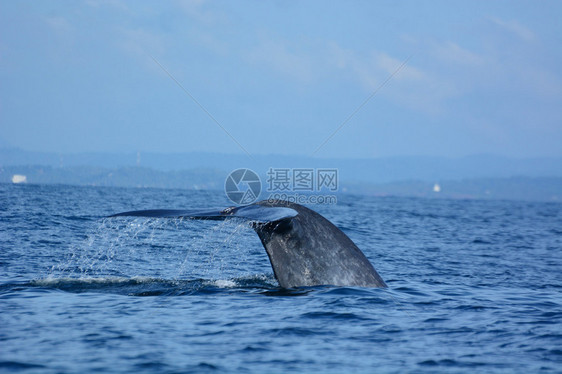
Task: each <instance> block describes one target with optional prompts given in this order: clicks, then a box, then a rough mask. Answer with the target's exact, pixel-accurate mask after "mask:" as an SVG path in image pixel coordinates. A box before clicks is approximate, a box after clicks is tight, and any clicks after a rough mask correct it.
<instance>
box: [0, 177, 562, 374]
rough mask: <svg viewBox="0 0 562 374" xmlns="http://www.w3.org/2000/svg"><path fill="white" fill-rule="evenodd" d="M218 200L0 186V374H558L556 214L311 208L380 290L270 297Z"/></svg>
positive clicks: (447, 204) (517, 206) (365, 200)
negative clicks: (361, 259)
mask: <svg viewBox="0 0 562 374" xmlns="http://www.w3.org/2000/svg"><path fill="white" fill-rule="evenodd" d="M228 205H230V204H228V201H227V200H226V198H225V196H224V195H223V194H222V193H220V192H210V191H209V192H204V191H186V190H159V189H134V188H131V189H127V188H96V187H73V186H40V185H8V184H3V185H0V371H2V372H33V373H77V372H112V373H119V372H127V373H128V372H139V373H142V372H148V373H287V372H298V373H373V372H391V373H392V372H395V373H409V372H411V373H440V372H442V373H456V372H460V373H464V372H466V373H472V372H485V373H510V372H521V373H528V372H544V373H555V372H562V204H559V203H536V202H533V203H530V202H516V201H470V200H442V199H415V198H390V197H388V198H377V197H364V196H363V197H360V196H351V195H342V196H340V197H339V200H338V204H337V205H332V206H313V207H311V208H313V209H315V210H317V211H319V212H320V213H321V214H323V215H324V216H325V217H327V218H328V219H330V220H331V221H332V222H334V223H335V224H336V225H337V226H338V227H340V228H341V229H342V230H343V231H344V232H345V233H346V234H347V235H348V236H349V237H351V238H352V239H353V240H354V241H355V243H356V244H357V245H358V246H359V247H360V248H361V249H362V250H363V252H364V253H365V254H366V255H367V257H368V258H369V259H370V260H371V262H372V263H373V264H374V266H375V268H376V269H377V270H378V272H379V273H380V274H381V276H382V277H383V279H385V281H386V282H387V284H388V286H389V287H388V288H387V289H366V288H354V287H330V286H322V287H307V288H300V289H290V290H286V289H281V288H280V287H279V286H278V285H277V283H276V281H275V278H274V277H273V273H272V270H271V267H270V265H269V262H268V258H267V255H266V254H265V251H264V249H263V248H262V246H261V243H260V241H259V239H258V237H257V235H255V233H254V232H253V231H252V230H251V229H250V228H249V227H248V226H247V225H246V224H244V223H240V222H209V221H193V220H185V219H184V220H180V219H145V218H122V217H120V218H113V219H108V218H104V217H106V216H107V215H110V214H112V213H117V212H121V211H126V210H133V209H150V208H213V207H225V206H228Z"/></svg>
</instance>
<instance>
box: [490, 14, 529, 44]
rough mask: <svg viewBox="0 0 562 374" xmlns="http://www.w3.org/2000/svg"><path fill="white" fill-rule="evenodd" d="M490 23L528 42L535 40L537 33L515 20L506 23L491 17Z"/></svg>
mask: <svg viewBox="0 0 562 374" xmlns="http://www.w3.org/2000/svg"><path fill="white" fill-rule="evenodd" d="M490 21H492V22H493V23H495V24H496V25H498V26H500V27H501V28H502V29H504V30H506V31H509V32H510V33H512V34H514V35H516V36H517V37H519V38H520V39H522V40H524V41H526V42H532V41H533V40H535V33H533V32H532V31H531V30H529V29H528V28H526V27H525V26H523V25H521V24H520V23H519V22H517V21H515V20H513V21H504V20H501V19H499V18H495V17H490Z"/></svg>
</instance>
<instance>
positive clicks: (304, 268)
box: [111, 201, 386, 288]
mask: <svg viewBox="0 0 562 374" xmlns="http://www.w3.org/2000/svg"><path fill="white" fill-rule="evenodd" d="M120 216H134V217H167V218H173V217H185V218H192V219H201V220H225V219H242V220H245V221H249V222H250V223H251V224H252V227H253V229H254V230H255V231H256V233H257V234H258V236H259V238H260V240H261V242H262V244H263V246H264V248H265V251H266V253H267V255H268V257H269V261H270V263H271V267H272V268H273V272H274V274H275V278H277V281H278V282H279V285H280V286H281V287H284V288H292V287H302V286H318V285H333V286H359V287H386V284H385V283H384V281H383V280H382V278H381V277H380V276H379V274H378V273H377V271H376V270H375V268H374V267H373V265H372V264H371V263H370V262H369V260H368V259H367V257H365V255H364V254H363V252H361V250H360V249H359V248H358V247H357V246H356V245H355V243H353V241H352V240H351V239H350V238H349V237H347V235H345V234H344V233H343V232H342V231H341V230H340V229H338V228H337V227H336V226H334V224H332V223H331V222H330V221H328V220H327V219H326V218H324V217H322V216H321V215H320V214H318V213H316V212H314V211H313V210H310V209H308V208H306V207H304V206H302V205H299V204H294V203H289V202H286V201H261V202H258V203H255V204H252V205H246V206H241V207H230V208H226V209H223V210H214V211H198V210H139V211H131V212H124V213H118V214H114V215H112V216H111V217H120Z"/></svg>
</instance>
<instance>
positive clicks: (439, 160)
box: [0, 149, 562, 184]
mask: <svg viewBox="0 0 562 374" xmlns="http://www.w3.org/2000/svg"><path fill="white" fill-rule="evenodd" d="M26 165H28V166H29V165H38V166H49V167H51V168H53V169H54V168H74V167H78V166H80V167H91V168H96V167H97V168H105V169H118V168H127V167H141V168H149V169H152V170H154V171H162V172H172V171H173V172H180V171H185V170H194V169H197V170H213V171H214V172H219V173H223V178H224V177H225V176H226V175H227V174H228V173H229V172H230V171H232V170H234V169H238V168H250V169H252V170H254V171H255V172H257V173H258V174H259V175H260V176H262V177H265V175H266V173H267V170H268V169H269V168H270V167H274V168H336V169H338V171H339V177H340V179H341V181H346V182H358V183H359V182H363V183H374V184H384V183H393V182H400V181H405V180H418V181H426V182H432V183H437V182H440V181H443V180H462V179H474V178H510V177H533V178H534V177H562V158H533V159H517V158H508V157H501V156H494V155H476V156H467V157H460V158H446V157H429V156H420V157H414V156H408V157H386V158H373V159H320V158H313V157H306V156H282V155H253V156H252V157H249V156H248V155H245V154H220V153H196V152H193V153H177V154H161V153H150V152H139V153H76V154H56V153H47V152H29V151H24V150H20V149H0V167H4V168H6V167H10V166H26ZM69 170H70V169H69ZM73 170H76V169H73ZM76 172H77V171H76Z"/></svg>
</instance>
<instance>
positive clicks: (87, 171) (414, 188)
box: [0, 165, 562, 202]
mask: <svg viewBox="0 0 562 374" xmlns="http://www.w3.org/2000/svg"><path fill="white" fill-rule="evenodd" d="M15 175H19V176H21V177H18V178H14V176H15ZM227 175H228V173H226V172H223V171H221V170H216V169H191V170H180V171H176V170H171V171H161V170H155V169H152V168H146V167H136V166H125V167H120V168H115V169H110V168H103V167H97V166H70V167H52V166H41V165H34V166H33V165H32V166H29V165H25V166H4V167H0V183H12V182H14V181H16V182H23V181H24V180H25V182H26V183H36V184H71V185H87V186H108V187H109V186H115V187H157V188H183V189H204V190H216V191H217V192H218V193H224V192H223V191H224V183H225V178H226V176H227ZM24 176H25V178H24ZM261 180H262V189H263V191H262V195H261V197H262V198H267V196H269V192H267V191H266V188H267V183H266V179H265V177H263V176H262V177H261ZM338 187H339V188H338V190H337V191H335V192H334V193H333V194H338V193H352V194H358V195H370V196H416V197H426V198H462V199H515V200H530V201H552V202H562V177H507V178H470V179H459V180H455V179H445V180H441V181H440V182H439V183H434V182H429V181H423V180H405V181H397V182H388V183H371V182H355V181H349V180H347V179H342V180H341V181H340V183H339V186H338ZM289 193H292V192H289ZM330 194H332V193H330Z"/></svg>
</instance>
